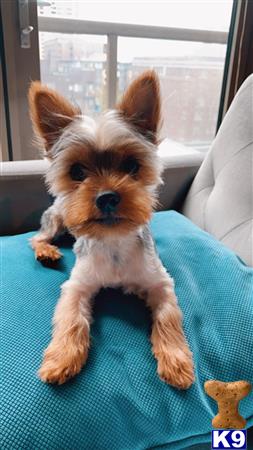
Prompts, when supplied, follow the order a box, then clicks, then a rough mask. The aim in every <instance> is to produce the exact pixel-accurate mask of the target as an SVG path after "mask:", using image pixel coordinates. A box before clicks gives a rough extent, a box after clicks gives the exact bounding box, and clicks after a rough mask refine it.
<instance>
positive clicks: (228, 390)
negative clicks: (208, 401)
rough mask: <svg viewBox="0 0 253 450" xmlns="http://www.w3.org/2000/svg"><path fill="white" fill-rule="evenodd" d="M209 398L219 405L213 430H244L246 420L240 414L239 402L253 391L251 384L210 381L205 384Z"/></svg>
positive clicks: (213, 422) (245, 382)
mask: <svg viewBox="0 0 253 450" xmlns="http://www.w3.org/2000/svg"><path fill="white" fill-rule="evenodd" d="M204 388H205V391H206V393H207V394H208V395H209V397H211V398H213V399H214V400H215V401H216V402H217V404H218V414H217V416H215V417H214V418H213V420H212V425H213V428H222V429H224V428H225V429H242V428H245V426H246V420H245V419H244V418H243V417H242V416H241V415H240V414H239V411H238V408H239V402H240V400H242V399H243V398H244V397H246V396H247V395H248V394H249V393H250V391H251V384H250V383H248V382H247V381H234V382H231V383H224V382H222V381H216V380H209V381H206V382H205V384H204Z"/></svg>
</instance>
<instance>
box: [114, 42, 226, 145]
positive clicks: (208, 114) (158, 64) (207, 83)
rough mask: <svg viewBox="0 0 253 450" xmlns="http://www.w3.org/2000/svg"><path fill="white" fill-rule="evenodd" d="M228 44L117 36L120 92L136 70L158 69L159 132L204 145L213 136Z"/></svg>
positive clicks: (192, 143)
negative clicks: (161, 107)
mask: <svg viewBox="0 0 253 450" xmlns="http://www.w3.org/2000/svg"><path fill="white" fill-rule="evenodd" d="M225 53H226V46H225V45H218V44H203V43H198V42H178V41H166V40H157V39H139V38H138V39H135V38H119V42H118V96H120V95H121V94H122V92H123V91H124V89H125V87H126V86H127V85H128V84H129V83H130V81H131V80H132V79H133V78H134V77H136V75H138V74H139V73H141V72H143V71H144V70H145V69H147V68H151V67H152V68H154V69H155V70H156V72H157V73H158V74H159V78H160V83H161V93H162V106H163V127H162V130H161V136H162V137H169V138H170V139H172V140H175V141H178V142H181V143H184V144H185V145H190V146H194V147H198V149H199V150H205V149H206V148H207V147H208V146H209V144H210V142H211V140H212V139H213V138H214V134H215V129H216V123H217V115H218V108H219V99H220V91H221V83H222V75H223V67H224V61H225Z"/></svg>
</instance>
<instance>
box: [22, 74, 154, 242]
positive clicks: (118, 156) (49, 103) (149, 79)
mask: <svg viewBox="0 0 253 450" xmlns="http://www.w3.org/2000/svg"><path fill="white" fill-rule="evenodd" d="M29 103H30V112H31V118H32V122H33V125H34V129H35V132H36V134H37V135H38V136H39V137H40V138H41V140H42V142H43V146H44V148H45V150H46V153H47V157H48V158H49V159H50V160H51V164H50V168H49V170H48V173H47V176H46V180H47V183H48V186H49V190H50V192H51V193H52V194H53V195H54V196H61V197H62V199H63V210H62V215H63V220H64V223H65V225H66V227H67V228H68V229H69V230H70V231H72V232H73V233H74V234H75V235H76V236H80V235H84V234H85V235H89V236H93V237H104V236H108V235H112V234H113V235H123V234H126V233H129V232H130V231H132V230H133V229H135V228H137V227H139V226H141V225H143V224H145V223H146V222H147V221H148V220H149V219H150V216H151V212H152V209H153V207H154V205H155V202H156V188H157V186H158V184H159V183H160V181H161V179H160V172H161V167H160V163H159V158H158V156H157V148H156V144H157V131H158V127H159V123H160V93H159V82H158V79H157V76H156V74H155V73H154V72H153V71H148V72H145V73H143V74H142V75H141V76H139V77H138V78H137V79H136V80H135V81H133V82H132V84H131V85H130V87H129V88H128V89H127V91H126V92H125V94H124V96H123V99H122V100H121V102H120V103H119V104H118V105H117V107H116V108H115V110H113V111H107V112H105V113H103V114H102V115H101V116H100V118H99V119H98V120H96V121H95V120H93V119H91V118H89V117H87V116H83V115H81V112H80V111H79V110H78V108H76V107H74V106H73V105H71V104H70V103H69V102H68V101H67V100H66V99H64V98H63V97H61V96H60V95H59V94H57V93H56V92H55V91H53V90H51V89H49V88H47V87H46V86H43V85H41V84H40V83H39V82H34V83H32V85H31V87H30V91H29Z"/></svg>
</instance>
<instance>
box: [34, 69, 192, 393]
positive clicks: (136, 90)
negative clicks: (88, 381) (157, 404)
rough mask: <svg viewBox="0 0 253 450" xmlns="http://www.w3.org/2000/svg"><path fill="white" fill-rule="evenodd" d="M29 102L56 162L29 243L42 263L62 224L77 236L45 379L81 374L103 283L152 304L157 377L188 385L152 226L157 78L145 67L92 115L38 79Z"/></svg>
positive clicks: (177, 313)
mask: <svg viewBox="0 0 253 450" xmlns="http://www.w3.org/2000/svg"><path fill="white" fill-rule="evenodd" d="M29 104H30V113H31V119H32V122H33V126H34V129H35V132H36V134H37V136H38V137H39V138H40V140H41V141H42V143H43V147H44V149H45V151H46V156H47V158H48V159H49V160H50V162H51V163H50V166H49V169H48V171H47V174H46V182H47V185H48V187H49V192H50V193H51V194H52V195H53V196H54V197H55V201H54V203H53V205H52V206H50V208H48V209H47V210H46V211H45V212H44V214H43V216H42V219H41V228H40V230H39V232H38V234H36V235H35V236H34V237H33V238H32V240H31V245H32V247H33V249H34V251H35V256H36V258H37V259H38V260H41V261H49V260H51V261H56V260H58V259H59V258H60V257H61V253H60V251H59V249H58V248H57V247H56V246H55V245H52V244H51V241H52V240H53V238H54V237H55V236H56V235H58V234H59V233H60V232H61V231H63V230H64V229H67V230H68V231H69V232H70V233H71V234H72V235H73V236H74V237H75V238H76V243H75V245H74V251H75V254H76V262H75V266H74V268H73V270H72V272H71V276H70V279H69V280H68V281H66V282H65V283H64V284H63V285H62V288H61V296H60V300H59V302H58V304H57V306H56V309H55V313H54V318H53V335H52V340H51V342H50V344H49V346H48V347H47V349H46V350H45V353H44V359H43V362H42V365H41V368H40V370H39V376H40V378H41V380H42V381H44V382H48V383H58V384H62V383H64V382H66V381H67V380H68V379H69V378H71V377H73V376H74V375H76V374H77V373H79V372H80V370H81V368H82V366H83V365H84V364H85V362H86V360H87V356H88V350H89V346H90V336H89V334H90V324H91V318H92V298H93V297H94V296H95V295H96V293H97V292H98V291H99V290H100V289H101V288H102V287H109V286H110V287H119V286H120V287H122V288H123V289H124V291H125V292H126V293H135V294H137V295H139V296H140V297H142V298H144V299H145V300H146V303H147V305H148V307H149V308H150V310H151V313H152V321H153V324H152V332H151V343H152V351H153V354H154V356H155V358H156V359H157V363H158V374H159V376H160V378H161V379H162V380H164V381H166V382H167V383H169V384H171V385H172V386H175V387H177V388H181V389H186V388H188V387H189V386H190V385H191V384H192V383H193V381H194V368H193V360H192V354H191V352H190V350H189V347H188V344H187V342H186V339H185V336H184V332H183V328H182V313H181V310H180V308H179V306H178V303H177V298H176V294H175V291H174V283H173V280H172V278H171V277H170V276H169V274H168V273H167V272H166V270H165V268H164V267H163V265H162V263H161V261H160V259H159V256H158V255H157V253H156V250H155V246H154V243H153V240H152V237H151V234H150V231H149V227H148V222H149V220H150V217H151V214H152V210H153V209H154V207H155V205H156V200H157V187H158V185H159V184H160V183H161V164H160V160H159V157H158V154H157V144H158V130H159V124H160V110H161V106H160V88H159V81H158V78H157V75H156V74H155V72H154V71H147V72H144V73H143V74H142V75H140V76H139V77H138V78H136V79H135V80H134V81H133V82H132V83H131V85H130V86H129V87H128V89H127V90H126V92H125V94H124V95H123V98H122V100H121V101H120V103H119V104H118V105H117V106H116V108H115V110H112V111H106V112H104V113H103V114H102V115H101V116H100V117H99V119H98V120H96V121H95V120H93V119H91V118H89V117H87V116H85V115H82V114H81V111H80V110H79V109H78V108H77V107H75V106H73V105H71V103H69V102H68V101H67V100H66V99H65V98H63V97H62V96H60V95H59V94H58V93H56V92H55V91H53V90H51V89H49V88H48V87H46V86H43V85H41V83H40V82H37V81H36V82H33V83H32V84H31V87H30V91H29Z"/></svg>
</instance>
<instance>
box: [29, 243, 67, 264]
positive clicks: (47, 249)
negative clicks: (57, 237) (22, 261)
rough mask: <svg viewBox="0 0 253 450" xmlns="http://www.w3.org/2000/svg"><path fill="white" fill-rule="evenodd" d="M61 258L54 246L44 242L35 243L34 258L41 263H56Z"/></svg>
mask: <svg viewBox="0 0 253 450" xmlns="http://www.w3.org/2000/svg"><path fill="white" fill-rule="evenodd" d="M61 256H62V254H61V252H60V250H59V249H58V247H56V245H52V244H48V243H45V242H41V243H37V244H36V248H35V257H36V259H37V260H38V261H41V262H47V261H48V262H50V261H58V259H60V258H61Z"/></svg>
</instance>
